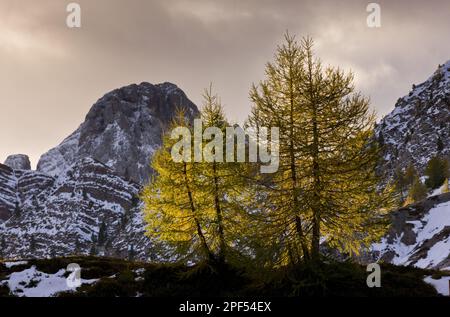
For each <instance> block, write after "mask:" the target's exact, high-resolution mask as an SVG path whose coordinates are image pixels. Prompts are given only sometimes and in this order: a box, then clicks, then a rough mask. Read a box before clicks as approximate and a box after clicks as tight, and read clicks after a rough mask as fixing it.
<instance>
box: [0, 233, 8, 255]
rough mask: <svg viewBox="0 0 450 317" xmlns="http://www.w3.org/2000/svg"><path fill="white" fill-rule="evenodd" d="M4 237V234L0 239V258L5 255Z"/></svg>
mask: <svg viewBox="0 0 450 317" xmlns="http://www.w3.org/2000/svg"><path fill="white" fill-rule="evenodd" d="M6 247H7V246H6V239H5V237H4V236H2V237H1V239H0V259H1V258H3V257H5V256H6Z"/></svg>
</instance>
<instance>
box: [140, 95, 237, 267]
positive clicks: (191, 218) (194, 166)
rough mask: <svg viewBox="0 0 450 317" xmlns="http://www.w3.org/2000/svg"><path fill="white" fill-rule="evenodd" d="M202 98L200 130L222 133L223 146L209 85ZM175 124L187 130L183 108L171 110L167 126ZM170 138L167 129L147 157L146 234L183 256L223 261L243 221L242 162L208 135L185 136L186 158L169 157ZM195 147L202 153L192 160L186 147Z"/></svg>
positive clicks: (221, 120)
mask: <svg viewBox="0 0 450 317" xmlns="http://www.w3.org/2000/svg"><path fill="white" fill-rule="evenodd" d="M204 100H205V103H204V107H203V109H202V122H203V129H202V131H201V132H202V133H203V132H207V131H210V132H211V131H215V132H214V133H211V134H210V135H209V137H210V138H212V139H216V138H222V139H221V141H222V143H221V145H222V146H225V144H226V142H225V140H224V139H223V136H224V135H223V134H222V133H224V132H225V130H226V127H227V125H228V124H227V121H226V118H225V116H224V114H223V110H222V106H221V104H220V101H219V98H218V97H217V96H216V95H213V94H212V92H211V89H210V90H206V91H205V94H204ZM177 127H183V128H188V129H189V131H190V135H192V134H193V130H192V125H191V124H190V123H189V122H187V120H186V118H185V116H184V114H183V113H180V114H178V115H177V117H176V119H175V121H174V123H173V124H172V126H171V128H170V129H169V131H171V130H173V129H175V128H177ZM209 128H211V129H209ZM207 129H208V130H207ZM218 132H220V133H218ZM176 143H178V142H177V140H172V139H171V138H170V136H169V135H166V136H164V139H163V146H162V147H161V149H160V150H159V151H158V152H157V153H156V154H155V155H154V157H153V161H152V168H153V169H154V170H155V171H156V173H157V176H156V177H154V179H153V180H152V182H151V183H150V184H149V185H148V186H146V187H145V188H144V191H143V193H142V200H143V201H144V204H145V209H144V210H145V215H146V216H145V219H146V221H147V223H148V224H149V225H148V227H147V234H148V235H149V236H150V237H155V238H158V239H160V240H162V241H165V242H168V243H169V244H171V245H173V246H174V247H175V248H176V253H177V254H178V255H181V256H182V258H184V259H187V258H189V257H190V258H197V259H198V258H206V259H209V260H212V261H218V262H223V261H225V260H226V257H227V256H228V255H230V252H229V251H231V248H230V246H232V245H236V239H238V236H239V235H242V231H241V230H239V228H240V227H242V226H243V225H244V221H243V219H244V218H245V213H244V208H243V206H242V199H243V196H244V194H243V192H245V190H244V189H243V186H242V184H243V179H244V178H242V177H241V174H242V173H241V171H242V169H244V168H245V167H243V166H245V164H238V163H233V162H224V160H223V153H224V151H223V148H220V146H221V145H220V144H219V145H218V146H219V148H218V147H216V146H211V144H210V140H204V141H203V142H200V144H193V143H192V142H191V143H190V149H191V153H190V154H189V155H190V158H191V161H190V162H184V161H181V162H175V161H174V160H173V158H172V156H171V152H172V148H173V146H174V145H175V144H176ZM198 147H202V148H204V151H203V152H202V154H204V157H203V160H202V161H201V162H193V160H192V153H193V152H194V151H195V149H196V148H198ZM184 150H186V149H184ZM240 189H242V190H240ZM238 233H239V234H238Z"/></svg>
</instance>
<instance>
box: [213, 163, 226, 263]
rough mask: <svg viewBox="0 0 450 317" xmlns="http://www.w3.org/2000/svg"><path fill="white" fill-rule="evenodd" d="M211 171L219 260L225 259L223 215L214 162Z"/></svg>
mask: <svg viewBox="0 0 450 317" xmlns="http://www.w3.org/2000/svg"><path fill="white" fill-rule="evenodd" d="M213 173H214V207H215V210H216V217H217V226H218V228H217V231H218V234H219V259H218V260H219V262H224V261H225V248H226V244H225V235H224V230H223V217H222V210H221V208H220V199H219V179H218V177H217V166H216V162H213Z"/></svg>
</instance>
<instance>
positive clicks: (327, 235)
mask: <svg viewBox="0 0 450 317" xmlns="http://www.w3.org/2000/svg"><path fill="white" fill-rule="evenodd" d="M266 76H267V78H266V80H264V81H262V82H261V83H260V84H259V85H258V86H254V87H253V89H252V91H251V98H252V100H253V102H254V104H255V105H254V108H253V110H252V115H251V117H250V120H249V124H250V125H251V126H253V127H255V128H258V127H262V126H265V127H279V129H280V165H279V169H278V172H276V173H275V174H274V175H273V176H272V180H271V182H272V184H273V186H271V188H270V189H269V190H268V191H267V199H266V202H267V203H268V204H270V206H271V212H270V211H269V213H270V216H269V219H270V222H271V223H269V224H268V225H269V227H272V230H275V231H278V240H279V242H280V247H281V248H283V249H285V253H284V256H285V257H287V258H288V259H289V260H290V261H292V259H296V261H298V260H300V258H303V259H306V260H307V259H309V258H311V259H312V260H318V259H319V247H320V243H321V240H322V239H324V240H326V241H327V244H328V245H329V246H331V247H337V248H339V249H340V250H341V251H344V252H349V253H358V252H359V251H360V250H361V247H363V246H366V245H368V244H369V243H370V242H372V241H373V240H374V239H376V238H378V237H379V236H380V235H381V233H382V231H383V229H384V227H385V222H384V221H383V216H382V215H383V214H385V212H386V210H387V209H386V207H388V206H389V207H390V206H391V203H392V195H390V194H385V192H380V191H378V190H377V186H378V184H379V179H378V178H377V176H376V174H375V166H376V164H377V161H378V158H379V150H378V147H377V144H376V139H375V137H374V134H373V126H374V115H373V114H372V113H371V112H370V110H369V100H368V99H367V98H364V97H363V96H361V95H360V94H359V93H357V92H355V89H354V86H353V76H352V74H345V73H344V72H343V71H342V70H340V69H339V68H332V67H323V66H322V63H321V62H320V60H318V59H317V58H315V57H314V55H313V42H312V40H311V39H309V38H306V39H303V40H302V42H301V43H298V42H297V41H296V40H295V38H294V37H292V36H290V35H289V34H286V36H285V43H284V44H283V45H281V46H279V47H278V49H277V52H276V56H275V61H274V62H273V63H268V64H267V67H266ZM387 192H389V193H390V192H391V191H390V190H386V193H387Z"/></svg>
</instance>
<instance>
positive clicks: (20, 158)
mask: <svg viewBox="0 0 450 317" xmlns="http://www.w3.org/2000/svg"><path fill="white" fill-rule="evenodd" d="M4 164H5V165H6V166H8V167H10V168H12V169H16V170H30V169H31V163H30V159H29V157H28V156H27V155H25V154H14V155H9V156H8V157H7V158H6V160H5V163H4Z"/></svg>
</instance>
